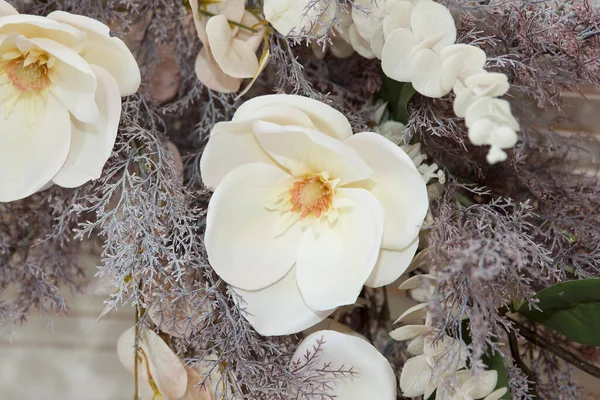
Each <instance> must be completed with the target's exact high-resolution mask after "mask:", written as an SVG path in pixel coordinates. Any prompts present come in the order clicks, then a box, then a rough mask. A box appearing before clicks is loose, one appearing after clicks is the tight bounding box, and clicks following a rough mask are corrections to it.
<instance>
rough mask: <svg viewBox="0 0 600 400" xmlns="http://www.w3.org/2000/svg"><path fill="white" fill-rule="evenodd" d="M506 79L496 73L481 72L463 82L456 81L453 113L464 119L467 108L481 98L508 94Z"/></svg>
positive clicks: (504, 76)
mask: <svg viewBox="0 0 600 400" xmlns="http://www.w3.org/2000/svg"><path fill="white" fill-rule="evenodd" d="M509 86H510V85H509V84H508V77H507V76H506V75H504V74H500V73H498V72H487V71H485V70H481V71H479V72H477V73H474V74H472V75H471V76H469V77H467V78H466V79H465V80H464V81H463V80H457V81H456V84H455V85H454V93H456V99H455V100H454V113H455V114H456V116H457V117H464V116H465V113H466V111H467V108H469V106H470V105H471V104H473V103H474V102H475V101H477V100H479V99H481V98H482V97H500V96H503V95H504V94H505V93H506V92H508V88H509Z"/></svg>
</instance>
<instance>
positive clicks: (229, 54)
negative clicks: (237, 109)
mask: <svg viewBox="0 0 600 400" xmlns="http://www.w3.org/2000/svg"><path fill="white" fill-rule="evenodd" d="M245 3H246V2H245V0H224V1H219V2H203V3H202V4H200V5H199V4H198V0H190V5H191V7H192V15H193V18H194V25H195V27H196V32H197V34H198V37H199V38H200V41H201V42H202V44H203V47H202V49H201V50H200V53H198V56H197V58H196V65H195V70H196V76H197V77H198V79H199V80H200V81H201V82H202V83H203V84H204V85H205V86H206V87H208V88H209V89H211V90H215V91H218V92H223V93H231V92H236V91H238V90H239V89H240V86H241V84H242V81H243V80H244V79H245V78H252V82H251V83H250V85H248V86H247V87H246V88H245V89H244V93H245V92H246V91H247V90H248V89H249V88H250V86H251V85H252V83H254V80H255V79H256V77H257V76H258V74H260V72H261V71H262V70H263V69H264V67H265V66H266V64H267V63H268V60H269V53H268V52H265V53H263V55H262V56H261V58H260V59H259V58H258V57H257V55H256V51H257V50H258V48H259V47H260V45H261V44H262V43H263V40H264V30H265V28H264V26H263V25H262V24H260V21H259V20H258V18H256V16H254V15H253V14H252V13H250V12H248V11H245ZM231 22H235V23H236V24H241V25H243V26H244V27H245V28H244V27H240V26H238V25H234V24H231ZM248 28H250V29H248Z"/></svg>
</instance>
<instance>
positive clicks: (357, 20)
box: [352, 0, 385, 43]
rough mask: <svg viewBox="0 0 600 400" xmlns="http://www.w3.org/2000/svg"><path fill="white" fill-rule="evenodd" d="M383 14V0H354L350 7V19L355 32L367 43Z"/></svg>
mask: <svg viewBox="0 0 600 400" xmlns="http://www.w3.org/2000/svg"><path fill="white" fill-rule="evenodd" d="M365 11H366V12H365ZM384 16H385V11H384V1H383V0H382V1H372V0H354V7H352V20H353V21H354V25H355V26H356V29H357V33H359V34H360V36H362V37H363V38H364V39H365V40H366V41H367V43H368V42H370V41H371V38H372V37H373V35H374V34H375V31H376V30H377V27H378V26H379V24H380V23H381V21H382V20H383V17H384Z"/></svg>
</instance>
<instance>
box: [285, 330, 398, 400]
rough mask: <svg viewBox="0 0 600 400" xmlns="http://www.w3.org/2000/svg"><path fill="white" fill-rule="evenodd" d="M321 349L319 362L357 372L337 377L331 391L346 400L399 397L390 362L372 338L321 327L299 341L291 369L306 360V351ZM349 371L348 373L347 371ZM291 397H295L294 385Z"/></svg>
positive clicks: (332, 383)
mask: <svg viewBox="0 0 600 400" xmlns="http://www.w3.org/2000/svg"><path fill="white" fill-rule="evenodd" d="M315 349H320V351H319V353H318V355H317V357H318V363H319V364H321V365H322V364H324V363H331V364H330V369H331V370H337V369H338V368H341V369H344V370H349V369H350V368H352V371H353V372H354V374H353V375H352V376H345V377H342V378H341V379H336V380H334V381H333V382H331V383H330V384H329V385H330V387H331V391H330V392H328V394H329V395H331V396H335V398H336V399H344V400H364V399H373V398H376V399H378V400H393V399H396V376H395V374H394V371H393V370H392V367H391V366H390V364H389V362H388V361H387V360H386V358H385V357H384V356H382V355H381V354H380V353H379V352H378V351H377V349H375V347H373V346H372V345H371V344H370V343H369V342H367V341H366V340H364V339H361V338H359V337H356V336H353V335H347V334H344V333H339V332H335V331H330V330H324V331H318V332H315V333H313V334H311V335H309V336H308V337H307V338H306V339H304V340H303V341H302V343H300V345H299V346H298V349H297V350H296V352H295V353H294V356H293V357H292V364H291V367H292V369H294V368H302V366H304V365H305V364H306V359H305V358H304V357H305V356H306V355H307V354H312V355H314V353H315ZM348 375H349V374H348ZM290 396H291V398H296V397H295V394H294V393H293V389H292V391H291V393H290Z"/></svg>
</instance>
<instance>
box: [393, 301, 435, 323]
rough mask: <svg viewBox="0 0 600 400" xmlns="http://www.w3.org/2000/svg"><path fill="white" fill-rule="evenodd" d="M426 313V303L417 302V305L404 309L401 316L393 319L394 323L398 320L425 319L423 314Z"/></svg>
mask: <svg viewBox="0 0 600 400" xmlns="http://www.w3.org/2000/svg"><path fill="white" fill-rule="evenodd" d="M426 314H427V303H419V304H417V305H414V306H412V307H411V308H409V309H408V310H406V311H404V312H403V313H402V315H401V316H399V317H398V319H396V320H395V321H394V324H397V323H398V322H403V321H404V322H406V321H420V320H422V319H425V315H426Z"/></svg>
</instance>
